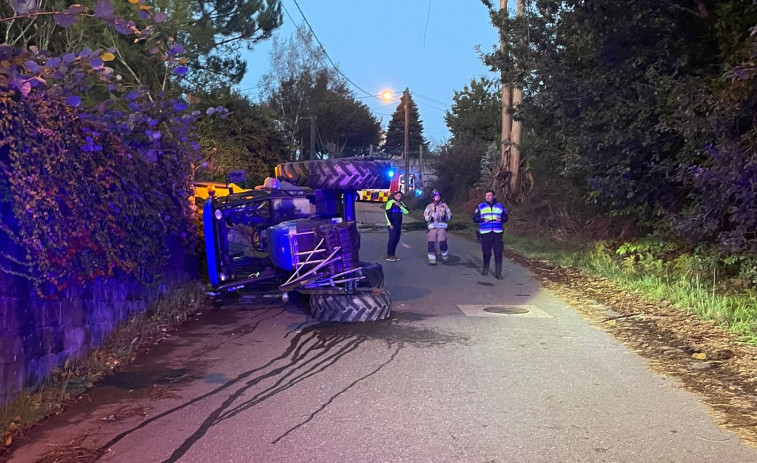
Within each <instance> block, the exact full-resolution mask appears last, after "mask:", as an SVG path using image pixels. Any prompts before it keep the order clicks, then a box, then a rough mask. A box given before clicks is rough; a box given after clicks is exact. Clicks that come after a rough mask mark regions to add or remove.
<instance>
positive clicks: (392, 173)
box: [386, 169, 394, 178]
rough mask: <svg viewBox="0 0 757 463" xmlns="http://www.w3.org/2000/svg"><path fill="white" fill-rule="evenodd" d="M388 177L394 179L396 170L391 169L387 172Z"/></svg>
mask: <svg viewBox="0 0 757 463" xmlns="http://www.w3.org/2000/svg"><path fill="white" fill-rule="evenodd" d="M386 176H387V177H389V178H394V169H389V170H388V171H387V172H386Z"/></svg>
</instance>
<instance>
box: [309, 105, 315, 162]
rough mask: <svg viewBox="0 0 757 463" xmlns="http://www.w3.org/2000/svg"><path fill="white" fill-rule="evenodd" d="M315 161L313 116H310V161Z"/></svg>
mask: <svg viewBox="0 0 757 463" xmlns="http://www.w3.org/2000/svg"><path fill="white" fill-rule="evenodd" d="M313 159H315V116H310V160H311V161H312V160H313Z"/></svg>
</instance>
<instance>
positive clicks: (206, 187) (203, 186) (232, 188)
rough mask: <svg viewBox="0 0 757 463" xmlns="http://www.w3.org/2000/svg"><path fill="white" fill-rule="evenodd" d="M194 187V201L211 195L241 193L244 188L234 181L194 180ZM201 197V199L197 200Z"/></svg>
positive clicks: (203, 199)
mask: <svg viewBox="0 0 757 463" xmlns="http://www.w3.org/2000/svg"><path fill="white" fill-rule="evenodd" d="M194 187H195V201H196V202H197V203H198V206H199V205H200V203H202V202H204V201H205V200H206V199H208V198H209V197H210V196H211V195H213V196H216V197H218V196H228V195H230V194H231V193H243V192H245V191H249V190H246V189H244V188H242V187H240V186H239V185H237V184H235V183H228V184H227V183H221V182H194ZM197 199H201V200H202V201H197Z"/></svg>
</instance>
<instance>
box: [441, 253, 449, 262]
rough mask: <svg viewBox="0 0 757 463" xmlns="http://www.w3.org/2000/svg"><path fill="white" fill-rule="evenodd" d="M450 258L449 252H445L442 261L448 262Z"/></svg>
mask: <svg viewBox="0 0 757 463" xmlns="http://www.w3.org/2000/svg"><path fill="white" fill-rule="evenodd" d="M448 260H449V254H447V253H446V252H443V253H442V261H443V262H447V261H448Z"/></svg>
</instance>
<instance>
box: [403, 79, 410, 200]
mask: <svg viewBox="0 0 757 463" xmlns="http://www.w3.org/2000/svg"><path fill="white" fill-rule="evenodd" d="M404 96H405V146H404V147H403V149H402V151H403V153H402V155H403V156H404V157H405V195H407V194H408V193H409V185H410V156H408V151H407V145H408V143H410V133H409V132H410V109H409V106H410V88H409V87H405V95H404Z"/></svg>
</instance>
